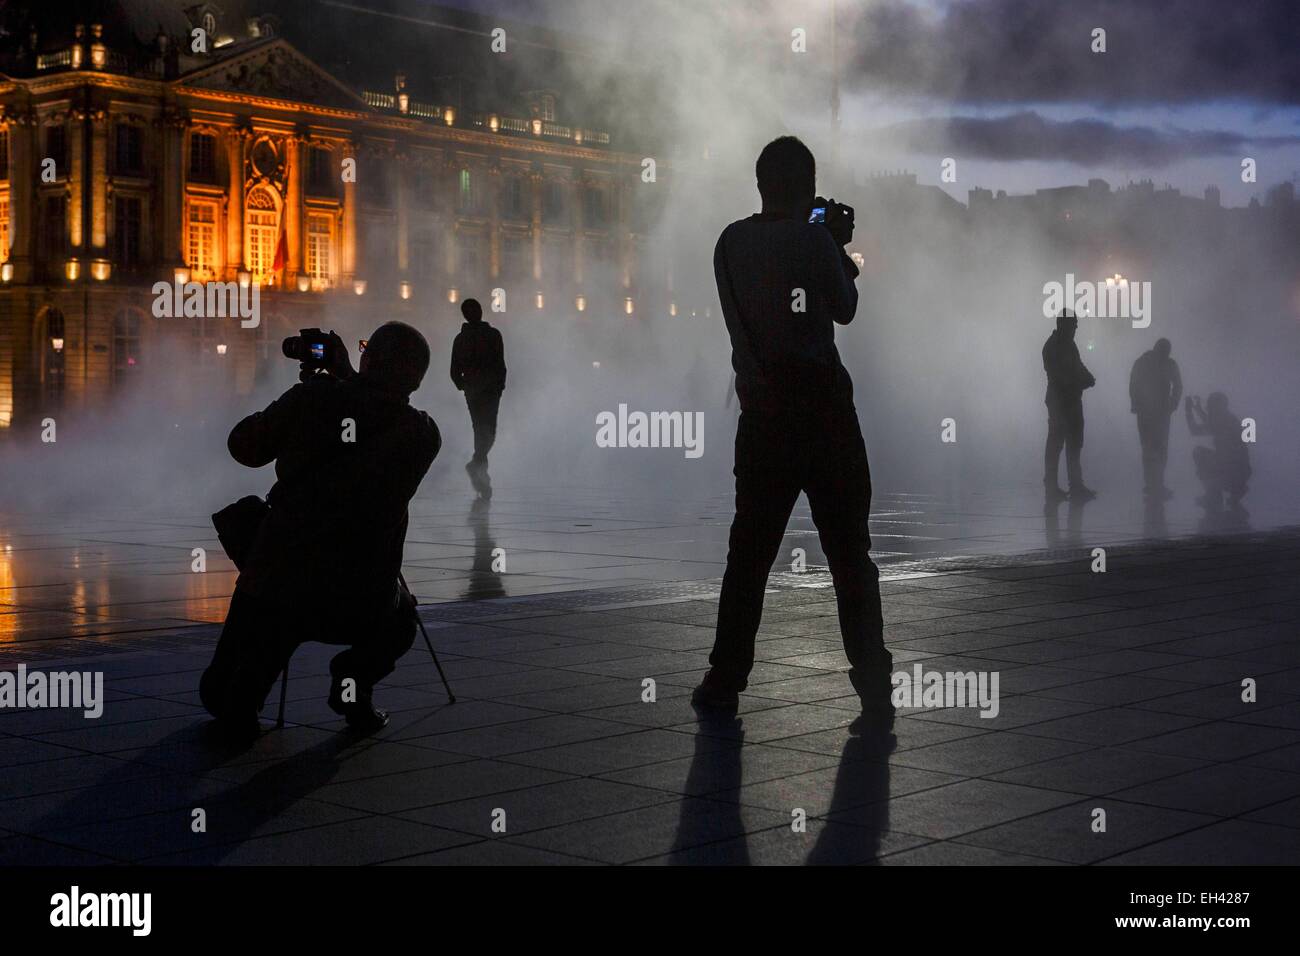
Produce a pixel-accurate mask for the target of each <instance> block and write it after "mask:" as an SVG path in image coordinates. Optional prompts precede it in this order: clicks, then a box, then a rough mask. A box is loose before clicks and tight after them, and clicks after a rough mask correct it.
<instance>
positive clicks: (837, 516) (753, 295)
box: [692, 136, 893, 721]
mask: <svg viewBox="0 0 1300 956" xmlns="http://www.w3.org/2000/svg"><path fill="white" fill-rule="evenodd" d="M755 171H756V173H757V178H758V191H759V193H760V194H761V196H762V199H763V210H762V212H760V213H758V214H756V215H753V216H750V217H749V218H747V219H742V220H740V221H738V222H734V223H732V224H731V225H730V226H728V227H727V228H726V229H725V230H724V231H723V233H722V236H721V238H719V239H718V244H717V247H716V248H715V250H714V254H713V271H714V276H715V278H716V280H717V285H718V295H719V297H720V299H721V302H722V312H723V316H724V317H725V319H726V323H727V332H728V334H729V335H730V337H731V348H732V353H731V355H732V366H733V368H734V369H735V372H736V394H737V397H738V398H739V400H740V408H741V412H740V422H739V424H738V425H737V429H736V467H735V474H736V516H735V519H734V520H733V521H732V523H731V538H730V544H729V549H728V552H727V571H726V574H725V576H724V577H723V580H722V594H721V597H720V600H719V602H718V628H717V635H716V638H715V640H714V644H713V652H712V653H711V654H710V655H709V664H710V665H711V666H710V670H709V672H708V674H707V675H706V676H705V678H704V680H703V682H702V683H701V684H700V686H699V687H698V688H696V690H695V693H694V695H693V697H692V701H693V703H694V704H695V705H696V706H697V707H700V708H703V709H713V710H722V711H734V710H735V709H736V707H737V705H738V701H739V698H738V693H739V692H740V691H742V690H744V689H745V687H746V686H747V683H748V679H749V672H750V670H751V668H752V667H753V664H754V641H755V638H756V636H757V633H758V628H759V623H760V621H761V619H762V615H763V591H764V587H765V585H766V583H767V576H768V572H769V571H770V570H771V568H772V562H773V561H774V560H775V558H776V556H777V552H778V551H779V550H780V547H781V541H782V538H783V536H784V535H785V527H786V523H787V521H789V518H790V512H791V510H792V509H793V508H794V504H795V501H796V500H797V499H798V497H799V493H800V492H801V491H802V492H804V493H806V494H807V496H808V503H809V505H810V506H811V507H812V517H813V521H814V523H815V524H816V526H817V531H818V534H819V535H820V536H821V542H822V548H823V550H824V551H825V553H826V559H827V561H828V563H829V564H830V571H831V576H832V578H833V580H834V583H835V597H836V600H837V603H838V606H839V618H840V634H841V637H842V638H843V641H844V650H845V653H846V654H847V655H848V659H849V664H850V665H851V669H850V670H849V679H850V680H851V681H852V683H853V687H854V689H855V690H857V692H858V695H859V696H860V697H861V699H862V707H863V715H864V717H865V718H867V719H869V720H880V721H887V720H889V719H892V716H893V707H892V706H891V704H890V690H891V685H890V674H891V670H892V663H893V662H892V659H891V657H890V655H889V652H888V651H887V650H885V646H884V641H883V622H882V619H881V610H880V585H879V580H878V578H879V573H878V571H877V569H876V565H875V563H874V562H873V561H872V560H871V535H870V532H869V531H868V528H867V519H868V516H869V514H870V510H871V472H870V469H869V467H868V465H867V450H866V446H865V445H864V444H863V441H862V431H861V429H860V428H859V426H858V418H857V412H856V411H855V409H854V407H853V382H852V379H850V378H849V373H848V372H847V371H846V370H845V368H844V366H843V364H842V363H841V362H840V356H839V352H838V351H837V350H836V348H835V324H836V323H839V324H841V325H846V324H848V323H849V322H851V321H852V320H853V316H854V313H855V312H856V311H857V305H858V293H857V289H856V288H855V287H854V285H853V280H854V279H855V278H856V277H857V275H858V270H857V267H856V266H855V265H854V263H853V260H852V259H850V258H849V257H848V256H847V255H846V254H845V252H844V250H843V248H842V247H843V246H844V245H845V244H846V243H848V241H849V240H850V239H851V238H852V219H851V218H849V219H848V220H847V221H845V220H843V219H840V220H838V223H839V224H838V225H836V226H833V227H831V226H827V225H822V224H814V223H810V222H809V213H810V211H811V210H812V208H813V205H814V198H815V193H816V163H815V161H814V159H813V155H812V153H811V152H809V150H808V147H806V146H805V145H804V144H803V143H801V142H800V141H799V140H797V139H795V138H794V137H792V136H783V137H781V138H780V139H777V140H774V141H772V142H771V143H769V144H768V145H767V146H766V147H765V148H764V149H763V152H762V153H761V154H760V155H759V157H758V163H757V166H756V170H755Z"/></svg>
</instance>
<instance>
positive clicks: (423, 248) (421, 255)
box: [411, 229, 438, 279]
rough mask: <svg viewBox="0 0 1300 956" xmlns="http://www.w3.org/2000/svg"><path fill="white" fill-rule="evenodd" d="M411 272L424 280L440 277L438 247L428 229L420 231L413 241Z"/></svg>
mask: <svg viewBox="0 0 1300 956" xmlns="http://www.w3.org/2000/svg"><path fill="white" fill-rule="evenodd" d="M411 272H412V273H413V274H414V275H416V276H418V277H419V278H422V279H423V278H429V279H432V278H433V277H434V276H436V275H438V246H437V244H436V243H435V242H434V238H433V233H432V232H431V231H430V230H428V229H421V230H420V231H418V232H417V233H416V234H415V237H414V238H413V239H412V241H411Z"/></svg>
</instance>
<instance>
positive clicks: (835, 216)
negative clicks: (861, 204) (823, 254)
mask: <svg viewBox="0 0 1300 956" xmlns="http://www.w3.org/2000/svg"><path fill="white" fill-rule="evenodd" d="M808 221H809V222H816V223H821V224H822V225H824V226H825V227H826V228H827V229H829V230H830V231H831V232H832V233H833V234H834V235H835V236H836V237H837V238H838V236H839V235H840V233H841V232H843V233H846V234H847V235H848V236H852V235H853V207H852V206H846V205H844V203H842V202H836V201H835V200H834V199H823V198H822V197H821V196H818V197H817V198H816V199H814V200H813V208H812V213H811V214H810V215H809V216H808ZM845 241H847V240H845Z"/></svg>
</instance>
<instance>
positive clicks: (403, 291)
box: [397, 280, 411, 299]
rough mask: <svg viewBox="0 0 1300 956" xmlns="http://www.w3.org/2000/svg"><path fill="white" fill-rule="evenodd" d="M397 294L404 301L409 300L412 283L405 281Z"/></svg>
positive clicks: (398, 288)
mask: <svg viewBox="0 0 1300 956" xmlns="http://www.w3.org/2000/svg"><path fill="white" fill-rule="evenodd" d="M397 292H398V295H400V296H401V297H402V298H403V299H409V298H410V297H411V283H409V282H407V281H405V280H403V281H402V283H401V285H399V286H398V287H397Z"/></svg>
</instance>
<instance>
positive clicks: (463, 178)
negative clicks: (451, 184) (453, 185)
mask: <svg viewBox="0 0 1300 956" xmlns="http://www.w3.org/2000/svg"><path fill="white" fill-rule="evenodd" d="M476 185H477V184H476V183H475V181H474V176H473V173H472V171H471V170H469V169H462V170H461V171H460V189H459V191H458V192H457V197H458V198H457V201H456V208H457V209H459V210H460V211H461V212H467V213H475V212H478V195H477V191H476V189H475V186H476Z"/></svg>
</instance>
